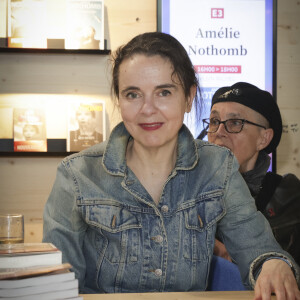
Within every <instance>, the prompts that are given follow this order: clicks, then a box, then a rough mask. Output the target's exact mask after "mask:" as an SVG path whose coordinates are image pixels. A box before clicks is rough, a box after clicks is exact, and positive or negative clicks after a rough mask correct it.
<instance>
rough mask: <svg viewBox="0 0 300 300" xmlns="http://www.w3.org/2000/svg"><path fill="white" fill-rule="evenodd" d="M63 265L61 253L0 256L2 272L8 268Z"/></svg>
mask: <svg viewBox="0 0 300 300" xmlns="http://www.w3.org/2000/svg"><path fill="white" fill-rule="evenodd" d="M61 263H62V253H61V251H55V252H48V253H43V252H36V253H25V254H21V253H17V254H1V255H0V272H1V269H3V268H4V269H8V268H27V267H34V266H52V265H58V264H61Z"/></svg>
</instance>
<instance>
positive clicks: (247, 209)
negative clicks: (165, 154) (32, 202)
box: [44, 123, 298, 293]
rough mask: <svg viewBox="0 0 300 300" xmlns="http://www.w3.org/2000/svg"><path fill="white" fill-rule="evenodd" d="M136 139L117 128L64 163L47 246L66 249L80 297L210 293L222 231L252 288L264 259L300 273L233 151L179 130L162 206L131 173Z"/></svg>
mask: <svg viewBox="0 0 300 300" xmlns="http://www.w3.org/2000/svg"><path fill="white" fill-rule="evenodd" d="M130 138H131V137H130V136H129V133H128V132H127V130H126V129H125V127H124V125H123V123H120V124H119V125H118V126H117V127H116V128H115V129H114V130H113V132H112V133H111V136H110V138H109V140H108V142H104V143H101V144H98V145H95V146H93V147H91V148H89V149H87V150H84V151H82V152H80V153H77V154H74V155H71V156H69V157H67V158H65V159H64V160H63V161H62V163H61V164H60V165H59V167H58V171H57V178H56V180H55V183H54V186H53V189H52V192H51V194H50V196H49V199H48V202H47V203H46V206H45V211H44V241H47V242H52V243H54V244H55V245H56V246H57V247H58V248H59V249H61V250H62V252H63V261H66V262H69V263H71V264H72V266H73V268H74V270H75V272H76V275H77V277H78V278H79V283H80V291H81V292H83V293H89V292H91V293H121V292H157V291H161V292H167V291H195V290H205V289H206V287H207V284H208V275H209V269H210V262H211V259H212V254H213V247H214V240H215V234H216V232H217V231H218V234H219V236H221V237H222V239H223V241H224V243H225V246H226V248H227V249H228V251H229V253H230V255H231V256H232V258H233V259H234V260H235V261H236V262H237V264H238V266H239V269H240V271H241V275H242V278H243V282H244V284H245V285H246V286H247V287H248V288H251V287H253V285H254V283H255V274H254V273H255V271H256V270H257V269H258V268H259V267H260V265H261V264H262V262H263V261H264V260H265V259H267V258H268V257H270V256H277V257H284V258H286V259H288V260H289V261H290V262H291V264H292V265H294V261H293V259H292V258H291V257H290V256H289V254H288V253H286V252H284V251H283V250H282V249H281V248H280V247H279V245H278V244H277V243H276V241H275V239H274V237H273V235H272V232H271V230H270V227H269V223H268V222H267V221H266V219H265V218H264V217H263V215H262V214H261V213H259V212H257V210H256V207H255V203H254V200H253V199H252V198H251V196H250V193H249V191H248V188H247V186H246V184H245V182H244V180H243V179H242V177H241V176H240V173H239V171H238V168H239V166H238V163H237V161H236V159H235V158H234V156H233V154H232V153H231V152H230V151H229V150H227V149H225V148H222V147H218V146H215V145H211V144H208V143H206V142H203V141H200V140H194V138H193V137H192V135H191V133H190V132H189V130H188V129H187V128H186V127H185V126H184V125H183V127H182V128H181V130H180V132H179V135H178V157H177V161H176V166H175V168H174V170H173V171H172V172H171V174H170V175H169V177H168V179H167V181H166V182H165V185H164V188H163V191H162V194H161V198H160V202H159V203H158V205H156V204H155V203H154V201H153V200H152V198H151V196H150V195H149V194H148V193H147V191H146V190H145V188H144V187H143V186H142V184H141V183H140V182H139V180H138V179H137V177H136V176H135V174H134V173H133V172H132V171H131V170H130V168H129V167H128V166H127V165H126V158H125V151H126V145H127V143H128V140H129V139H130ZM295 268H296V269H295V270H294V271H295V273H296V275H297V276H298V273H297V272H298V270H297V267H295ZM249 270H250V272H249Z"/></svg>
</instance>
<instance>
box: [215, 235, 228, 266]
mask: <svg viewBox="0 0 300 300" xmlns="http://www.w3.org/2000/svg"><path fill="white" fill-rule="evenodd" d="M214 255H217V256H221V257H223V258H225V259H227V260H229V261H230V262H231V257H230V255H229V254H228V252H227V250H226V248H225V245H224V244H223V243H221V242H220V241H219V240H217V239H215V247H214Z"/></svg>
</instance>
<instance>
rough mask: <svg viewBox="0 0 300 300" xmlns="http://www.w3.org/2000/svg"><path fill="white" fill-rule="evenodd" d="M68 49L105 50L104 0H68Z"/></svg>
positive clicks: (66, 46)
mask: <svg viewBox="0 0 300 300" xmlns="http://www.w3.org/2000/svg"><path fill="white" fill-rule="evenodd" d="M65 48H66V49H98V50H99V49H102V50H103V49H104V0H66V38H65Z"/></svg>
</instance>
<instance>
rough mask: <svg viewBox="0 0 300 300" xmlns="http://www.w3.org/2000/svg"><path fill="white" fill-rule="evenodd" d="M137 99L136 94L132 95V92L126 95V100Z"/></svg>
mask: <svg viewBox="0 0 300 300" xmlns="http://www.w3.org/2000/svg"><path fill="white" fill-rule="evenodd" d="M137 97H138V94H137V93H134V92H129V93H127V94H126V98H129V99H136V98H137Z"/></svg>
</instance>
